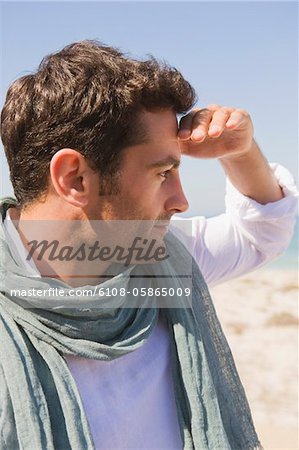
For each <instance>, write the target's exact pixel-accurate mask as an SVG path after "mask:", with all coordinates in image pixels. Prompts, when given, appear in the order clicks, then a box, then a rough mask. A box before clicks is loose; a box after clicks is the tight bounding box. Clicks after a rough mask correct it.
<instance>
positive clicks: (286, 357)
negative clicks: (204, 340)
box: [211, 268, 299, 450]
mask: <svg viewBox="0 0 299 450" xmlns="http://www.w3.org/2000/svg"><path fill="white" fill-rule="evenodd" d="M211 294H212V297H213V299H214V304H215V307H216V310H217V313H218V317H219V319H220V321H221V324H222V327H223V329H224V331H225V334H226V337H227V340H228V342H229V344H230V347H231V350H232V352H233V355H234V358H235V362H236V365H237V367H238V371H239V374H240V377H241V380H242V383H243V386H244V388H245V391H246V393H247V398H248V400H249V403H250V406H251V411H252V414H253V419H254V423H255V426H256V429H257V432H258V435H259V438H260V440H261V443H262V445H263V447H264V449H265V450H272V449H284V450H289V449H298V448H299V446H298V386H297V384H298V304H297V302H298V275H297V272H296V271H294V270H269V269H265V268H263V269H259V270H257V271H255V272H252V273H250V274H247V275H245V276H242V277H240V278H238V279H235V280H232V281H228V282H226V283H224V284H222V285H219V286H216V287H214V288H213V289H211Z"/></svg>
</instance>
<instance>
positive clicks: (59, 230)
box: [9, 208, 111, 287]
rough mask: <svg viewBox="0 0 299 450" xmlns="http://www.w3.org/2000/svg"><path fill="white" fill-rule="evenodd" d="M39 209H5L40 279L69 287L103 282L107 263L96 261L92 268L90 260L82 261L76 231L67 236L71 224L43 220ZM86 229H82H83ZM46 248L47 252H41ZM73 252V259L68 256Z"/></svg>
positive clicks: (85, 247) (64, 221)
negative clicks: (57, 281)
mask: <svg viewBox="0 0 299 450" xmlns="http://www.w3.org/2000/svg"><path fill="white" fill-rule="evenodd" d="M43 209H44V208H41V209H31V210H25V211H20V209H18V208H10V209H9V215H10V218H11V219H12V221H13V223H14V225H15V228H16V230H17V232H18V234H19V236H20V238H21V241H22V243H23V245H24V247H25V249H26V250H27V252H28V258H31V259H32V260H33V261H34V264H35V266H36V268H37V270H38V271H39V272H40V274H41V276H43V277H51V278H56V279H59V280H61V281H63V282H65V283H66V284H68V285H70V286H72V287H78V286H86V285H97V284H99V283H101V282H103V281H106V280H107V275H105V276H103V277H102V275H103V274H104V273H105V272H106V271H107V268H108V267H109V266H110V264H111V262H109V261H108V262H105V261H99V260H97V261H96V267H95V262H94V261H89V260H86V259H85V260H84V259H83V258H82V256H84V255H83V253H84V252H85V253H86V249H87V248H88V245H86V243H85V242H84V238H83V236H82V238H81V237H80V234H79V238H78V230H77V234H76V235H75V236H72V235H71V230H72V228H73V226H72V225H73V224H74V221H73V223H72V222H71V220H67V219H64V220H62V219H58V218H57V216H59V214H56V217H55V218H53V215H52V216H51V217H52V218H51V219H50V220H49V219H45V218H44V215H43ZM48 213H49V210H48ZM85 223H86V224H88V222H85ZM86 228H87V227H86V226H83V229H85V230H86ZM80 245H81V250H80ZM83 245H84V249H83V247H82V246H83ZM47 247H48V250H46V251H44V252H43V250H45V249H46V248H47ZM34 250H35V251H34ZM83 250H84V252H83ZM76 253H77V258H76V257H72V255H73V256H74V255H76Z"/></svg>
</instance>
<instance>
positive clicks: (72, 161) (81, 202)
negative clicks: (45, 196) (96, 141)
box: [50, 148, 94, 208]
mask: <svg viewBox="0 0 299 450" xmlns="http://www.w3.org/2000/svg"><path fill="white" fill-rule="evenodd" d="M92 175H93V177H92ZM50 179H51V182H52V186H53V188H54V190H55V191H56V193H57V195H59V197H61V198H63V199H64V200H65V201H67V202H68V203H70V204H71V205H73V206H76V207H79V208H85V207H86V206H87V204H88V201H89V198H90V191H91V183H92V180H94V171H93V170H92V169H91V168H90V167H89V165H88V164H87V161H86V159H85V157H84V156H83V155H81V153H79V152H78V151H76V150H73V149H71V148H63V149H61V150H59V151H58V152H57V153H55V155H54V156H53V158H52V160H51V163H50ZM93 183H94V181H93Z"/></svg>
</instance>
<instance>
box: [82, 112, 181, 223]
mask: <svg viewBox="0 0 299 450" xmlns="http://www.w3.org/2000/svg"><path fill="white" fill-rule="evenodd" d="M140 120H141V123H142V125H143V127H144V129H145V130H146V135H147V138H148V139H147V143H143V144H140V145H134V146H131V147H128V148H127V149H125V150H124V157H123V161H122V166H121V169H120V176H119V187H120V189H119V193H118V194H115V195H110V196H98V195H95V196H94V198H95V200H94V201H93V202H92V210H91V215H92V216H93V217H92V218H93V219H104V220H150V221H153V220H154V221H156V220H161V221H165V222H168V221H169V220H170V218H171V216H172V215H173V214H175V213H180V212H184V211H186V209H187V208H188V202H187V200H186V197H185V195H184V193H183V190H182V187H181V183H180V178H179V171H178V165H179V163H180V158H181V151H180V148H179V145H178V141H177V131H178V127H177V120H176V115H175V113H174V112H172V111H170V110H163V111H159V112H143V113H141V116H140ZM136 126H138V125H136ZM96 188H98V187H96V186H95V189H96Z"/></svg>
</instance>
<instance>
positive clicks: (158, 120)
mask: <svg viewBox="0 0 299 450" xmlns="http://www.w3.org/2000/svg"><path fill="white" fill-rule="evenodd" d="M138 119H139V124H140V125H141V127H142V128H143V131H144V133H145V135H146V137H147V140H148V141H155V142H156V141H158V140H163V141H165V140H173V141H175V140H177V133H178V122H177V118H176V114H175V112H174V111H172V110H171V109H165V110H156V111H146V110H143V111H142V112H141V113H140V115H139V117H138Z"/></svg>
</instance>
